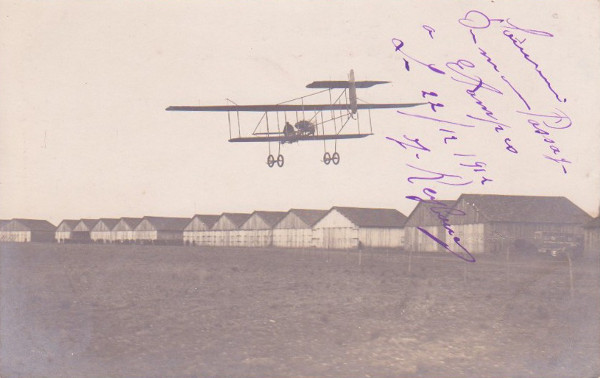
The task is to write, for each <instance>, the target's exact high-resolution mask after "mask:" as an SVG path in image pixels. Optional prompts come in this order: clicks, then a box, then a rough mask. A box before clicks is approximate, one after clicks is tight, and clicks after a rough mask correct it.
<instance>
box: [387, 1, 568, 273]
mask: <svg viewBox="0 0 600 378" xmlns="http://www.w3.org/2000/svg"><path fill="white" fill-rule="evenodd" d="M458 25H460V26H461V27H464V28H466V29H467V30H468V32H469V35H467V36H466V41H467V45H468V44H472V46H473V47H474V52H473V56H470V57H460V58H458V59H451V60H443V61H441V62H437V61H431V60H428V59H425V58H421V57H418V56H416V54H415V53H413V52H411V51H409V48H408V47H407V44H406V43H405V42H404V41H403V40H402V39H400V38H392V40H391V42H392V45H393V47H394V51H395V52H396V53H398V54H399V55H400V56H401V57H402V59H403V61H404V69H405V70H406V71H411V70H414V71H416V70H420V71H423V72H425V74H426V75H434V76H435V77H437V78H438V80H440V81H442V82H443V83H445V84H442V85H444V86H447V85H451V86H453V87H456V88H458V89H459V90H460V91H461V92H462V93H464V94H465V96H466V97H465V98H464V101H466V102H467V104H470V105H469V106H471V107H473V109H472V110H467V112H464V113H463V114H464V116H465V119H464V120H457V119H447V118H445V117H444V116H442V113H443V110H444V109H445V108H447V106H448V105H447V103H446V102H445V101H444V100H443V98H442V97H441V96H440V95H439V94H438V93H439V91H438V90H437V89H435V88H434V89H433V90H432V88H426V89H422V90H421V96H422V98H424V99H425V100H426V101H429V108H423V109H427V110H426V112H427V113H428V114H423V112H422V111H421V112H418V113H411V112H407V111H404V110H399V111H398V112H397V113H398V114H399V115H401V116H403V117H410V118H415V119H420V120H424V121H427V122H429V123H430V124H433V125H436V126H437V127H438V128H437V132H438V134H437V135H439V136H441V138H442V142H443V144H444V145H447V146H450V147H451V148H452V149H453V150H452V152H451V153H447V154H446V156H445V160H446V161H450V162H452V163H453V164H454V166H455V167H456V172H452V173H450V172H440V171H439V170H438V169H435V168H431V167H427V166H426V165H425V163H423V160H422V159H421V157H422V155H423V154H434V153H436V154H439V153H440V151H437V152H434V151H432V147H431V146H432V144H430V143H428V142H427V141H426V140H424V139H423V138H418V137H414V136H408V135H406V134H404V135H403V136H402V137H392V136H388V137H386V139H387V140H389V141H392V142H394V143H396V144H397V145H398V146H400V147H402V148H403V150H404V151H406V152H409V153H414V154H415V155H414V157H415V158H416V159H417V162H411V163H406V166H407V167H408V168H409V173H408V174H407V177H406V180H407V181H408V182H409V183H410V184H414V185H426V186H425V187H421V188H420V192H421V193H423V194H424V196H425V198H421V197H420V196H406V198H407V199H410V200H414V201H418V202H423V201H425V202H428V203H429V204H435V206H432V207H430V209H431V211H432V212H433V213H434V214H435V215H436V216H437V217H438V219H439V220H440V222H441V224H442V226H443V227H444V229H445V230H446V233H447V235H448V236H449V237H450V238H451V240H452V242H453V243H454V246H450V245H449V244H448V243H446V242H445V241H444V240H440V239H439V238H438V237H436V236H435V235H432V234H431V233H429V232H428V231H427V230H425V229H423V228H418V229H419V230H420V231H421V232H422V233H424V234H425V235H427V237H429V238H431V239H433V240H434V241H435V242H436V243H438V244H439V245H441V246H442V247H443V248H444V249H445V250H447V251H448V252H450V253H452V254H453V255H455V256H457V257H459V258H461V259H463V260H464V261H468V262H475V258H474V257H473V255H472V254H471V253H470V252H469V251H468V250H467V248H465V247H464V246H463V243H462V242H461V239H460V237H458V236H456V235H455V234H456V232H455V230H454V229H453V228H452V225H451V224H450V221H449V216H450V215H454V216H460V215H464V212H462V211H460V212H461V213H462V214H459V213H458V212H459V210H457V209H452V208H448V206H447V205H445V204H444V203H442V202H439V201H436V199H435V197H436V195H437V193H438V192H437V191H436V189H435V187H436V186H464V187H468V186H471V185H485V184H486V183H490V182H493V181H494V180H493V176H490V173H489V172H488V171H487V169H488V167H489V163H488V162H486V161H485V159H483V158H481V157H477V156H476V155H475V154H474V153H473V151H470V150H469V147H468V146H464V145H463V143H462V142H461V138H462V135H465V133H469V132H470V131H469V130H474V129H482V128H483V129H482V130H488V129H489V130H490V131H491V132H492V134H491V135H492V136H493V138H490V142H494V141H496V142H495V143H494V144H492V145H490V147H492V146H496V147H495V148H498V147H499V148H501V149H502V150H503V151H504V152H506V153H508V154H510V156H513V157H516V156H517V155H518V154H519V150H520V149H521V148H525V147H521V146H519V141H518V139H517V138H516V133H515V132H514V130H516V129H525V128H529V129H530V130H531V131H532V132H533V133H534V134H535V135H538V136H539V139H538V140H539V141H540V142H541V143H543V145H544V146H545V148H547V152H546V153H544V154H542V158H543V159H544V161H548V162H549V163H550V164H551V166H553V167H554V166H556V167H559V168H560V169H561V171H562V173H563V174H567V172H568V170H567V167H568V166H569V164H572V162H571V160H570V159H569V158H568V155H567V154H566V152H565V149H563V148H561V146H560V142H559V139H560V136H561V135H560V133H561V132H562V131H563V130H566V129H569V128H570V127H572V125H573V122H572V120H571V118H570V117H569V116H568V115H567V114H566V113H565V112H564V111H563V110H561V109H560V108H559V106H561V105H562V104H564V103H566V101H567V99H566V98H565V97H563V96H562V95H561V94H560V93H559V90H558V89H556V87H555V85H554V84H553V83H552V81H551V79H550V78H549V75H548V74H547V73H546V72H545V71H544V70H543V68H542V65H541V64H540V63H538V61H536V58H534V57H533V56H532V54H531V53H529V52H528V50H527V49H526V47H525V46H526V43H527V42H529V44H531V43H533V42H532V41H533V40H534V39H535V38H553V37H554V35H553V34H551V33H549V32H547V31H543V30H536V29H532V28H524V27H520V26H517V25H516V23H514V22H513V21H511V19H510V18H494V17H489V16H488V15H486V14H485V13H483V12H481V11H478V10H469V11H468V12H467V13H466V14H465V15H464V16H462V17H461V18H459V19H458ZM422 28H423V29H424V30H425V31H426V32H427V33H428V35H429V39H430V40H432V42H430V43H435V40H436V36H438V35H439V33H440V32H439V31H436V29H435V28H434V27H433V26H431V25H422ZM483 33H486V34H483ZM482 36H487V37H488V38H490V37H491V38H496V40H497V41H498V43H502V41H506V40H508V41H509V43H510V45H509V46H512V47H514V48H515V49H516V52H517V54H518V55H517V56H520V57H521V58H522V60H521V61H520V62H522V64H523V66H524V67H523V68H524V69H528V68H529V69H532V70H533V71H532V73H533V74H535V76H536V77H538V78H539V79H541V83H542V84H543V87H544V88H545V89H546V90H547V91H548V92H547V93H549V94H550V95H551V99H552V100H554V101H556V103H557V104H556V105H555V107H554V109H552V110H550V111H548V110H536V109H535V106H534V105H533V103H532V102H531V101H530V100H529V99H528V95H527V94H526V93H524V92H522V91H520V90H518V89H517V88H518V85H516V84H517V83H516V81H515V80H514V79H513V78H511V75H510V74H509V73H508V72H504V71H503V67H502V63H501V62H500V61H497V60H496V59H495V58H494V51H493V50H492V49H490V48H489V47H488V46H487V45H484V43H483V39H484V38H480V37H482ZM429 59H431V58H429ZM518 62H519V60H517V63H518ZM511 65H512V64H511ZM415 67H416V68H415ZM486 68H487V69H486ZM490 69H491V70H490ZM507 93H508V94H510V93H512V95H513V96H514V97H513V98H515V99H516V101H517V102H516V103H517V104H520V108H516V109H515V108H513V109H509V110H508V111H507V106H505V105H502V106H500V105H498V100H499V99H502V98H505V96H506V94H507ZM469 106H467V107H465V109H468V108H469ZM440 111H442V112H440ZM515 118H517V119H519V120H518V121H514V119H515ZM438 161H439V159H438ZM465 169H467V171H466V172H467V173H464V172H465Z"/></svg>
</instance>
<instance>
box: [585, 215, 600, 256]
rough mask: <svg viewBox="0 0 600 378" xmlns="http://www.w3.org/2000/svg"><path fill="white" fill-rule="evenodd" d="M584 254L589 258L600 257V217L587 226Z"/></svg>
mask: <svg viewBox="0 0 600 378" xmlns="http://www.w3.org/2000/svg"><path fill="white" fill-rule="evenodd" d="M584 235H585V244H584V253H585V254H586V255H587V256H592V255H596V256H598V255H600V216H598V217H596V218H594V219H592V220H590V221H589V222H588V223H586V225H585V231H584Z"/></svg>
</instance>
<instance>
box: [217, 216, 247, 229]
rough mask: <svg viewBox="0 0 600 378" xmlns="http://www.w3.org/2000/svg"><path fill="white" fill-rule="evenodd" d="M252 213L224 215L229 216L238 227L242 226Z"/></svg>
mask: <svg viewBox="0 0 600 378" xmlns="http://www.w3.org/2000/svg"><path fill="white" fill-rule="evenodd" d="M251 215H252V214H246V213H223V214H222V215H221V216H222V217H227V219H229V220H230V221H231V222H232V223H233V224H234V225H235V226H236V227H238V228H239V227H240V226H241V225H242V224H244V222H245V221H247V220H248V218H250V216H251Z"/></svg>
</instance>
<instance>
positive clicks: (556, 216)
mask: <svg viewBox="0 0 600 378" xmlns="http://www.w3.org/2000/svg"><path fill="white" fill-rule="evenodd" d="M461 200H463V201H465V203H466V204H470V205H474V207H475V208H476V209H477V211H479V212H480V213H481V214H482V215H483V216H484V217H485V218H486V219H487V220H488V221H490V222H520V223H562V224H584V223H586V222H588V221H589V219H590V216H589V215H588V214H587V213H586V212H585V211H583V210H581V209H580V208H579V207H578V206H577V205H575V204H574V203H573V202H571V201H570V200H569V199H567V198H565V197H547V196H509V195H498V194H462V195H461V196H460V197H459V198H458V201H457V204H458V203H459V202H460V201H461Z"/></svg>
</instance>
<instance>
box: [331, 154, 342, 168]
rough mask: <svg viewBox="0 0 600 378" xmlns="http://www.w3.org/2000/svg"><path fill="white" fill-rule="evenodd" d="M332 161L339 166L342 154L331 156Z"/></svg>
mask: <svg viewBox="0 0 600 378" xmlns="http://www.w3.org/2000/svg"><path fill="white" fill-rule="evenodd" d="M331 161H332V162H333V164H335V165H338V164H340V154H338V153H337V151H336V152H334V153H333V155H332V156H331Z"/></svg>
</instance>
